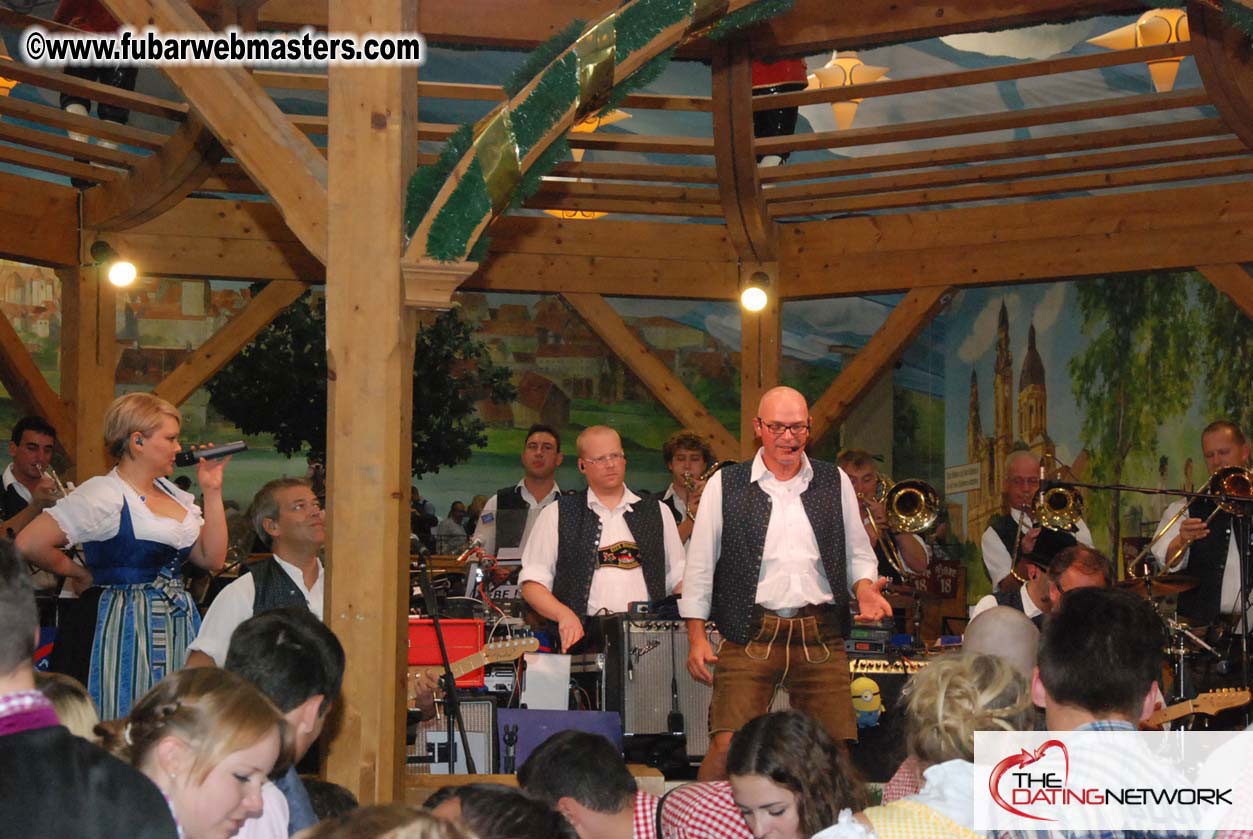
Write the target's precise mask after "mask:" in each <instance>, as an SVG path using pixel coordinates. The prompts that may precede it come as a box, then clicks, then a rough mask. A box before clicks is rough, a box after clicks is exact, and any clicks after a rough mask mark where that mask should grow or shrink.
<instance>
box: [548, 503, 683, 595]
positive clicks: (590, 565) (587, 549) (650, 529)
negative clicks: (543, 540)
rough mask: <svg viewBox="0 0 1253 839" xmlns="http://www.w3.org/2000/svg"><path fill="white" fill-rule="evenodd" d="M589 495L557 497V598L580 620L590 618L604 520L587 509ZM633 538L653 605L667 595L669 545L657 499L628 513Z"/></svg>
mask: <svg viewBox="0 0 1253 839" xmlns="http://www.w3.org/2000/svg"><path fill="white" fill-rule="evenodd" d="M587 493H588V490H586V489H585V490H583V491H582V492H576V493H572V494H570V495H561V496H558V497H557V502H556V503H557V567H556V568H555V569H554V570H553V596H554V597H556V598H557V599H558V600H560V601H561V602H562V603H564V604H565V605H566V606H568V607H569V608H570V609H571V611H573V612H574V613H575V614H576V615H579V616H583V615H586V614H587V598H588V595H589V594H590V593H591V590H592V576H593V575H594V574H595V573H596V567H597V553H598V552H599V551H600V531H601V524H600V516H598V515H596V512H595V511H594V510H592V509H591V508H590V507H588V506H587ZM622 518H623V519H624V520H625V521H626V525H627V527H628V528H629V529H630V531H631V538H633V539H634V540H635V544H636V545H638V546H639V549H640V567H641V569H642V570H643V572H644V584H645V585H646V586H648V597H649V599H650V600H661V599H662V598H663V597H665V596H666V594H668V592H667V591H666V542H665V536H664V535H663V534H664V532H663V530H662V523H661V505H659V504H658V503H657V499H655V498H651V497H644V498H641V499H640V500H639V501H637V502H635V504H633V505H631V509H629V510H627V511H626V512H625V513H623V516H622Z"/></svg>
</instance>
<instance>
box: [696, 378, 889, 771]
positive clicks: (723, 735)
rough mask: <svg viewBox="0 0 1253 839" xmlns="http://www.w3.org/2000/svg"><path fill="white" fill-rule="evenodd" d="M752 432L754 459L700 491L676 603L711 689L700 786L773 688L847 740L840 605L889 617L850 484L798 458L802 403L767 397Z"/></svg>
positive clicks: (852, 734) (804, 421)
mask: <svg viewBox="0 0 1253 839" xmlns="http://www.w3.org/2000/svg"><path fill="white" fill-rule="evenodd" d="M754 428H755V430H756V433H757V436H758V437H759V438H760V439H761V448H760V449H759V450H758V452H757V455H756V456H755V457H754V458H753V459H752V460H751V461H748V462H745V463H739V464H736V465H734V466H728V467H725V468H723V469H722V470H721V471H719V472H718V473H717V474H715V475H714V476H713V477H712V478H710V480H709V483H708V484H706V485H705V489H704V493H703V494H702V498H701V505H700V512H699V513H697V515H696V525H695V527H694V528H693V530H692V538H691V540H690V541H689V542H688V548H687V570H686V572H685V574H684V579H683V597H682V599H681V600H680V601H679V614H680V615H682V616H683V617H684V618H685V619H686V620H687V630H688V638H689V653H688V662H687V666H688V671H689V672H690V673H691V674H692V676H693V678H695V679H697V680H698V681H702V682H705V683H706V684H710V683H712V684H713V699H712V702H711V705H710V710H709V731H710V738H709V752H708V753H707V754H706V756H705V761H704V763H703V764H702V765H701V770H700V776H699V778H700V780H702V781H707V780H716V779H719V778H722V777H725V775H726V755H727V751H728V749H729V748H730V745H731V736H732V734H733V733H734V732H735V731H736V730H737V729H739V728H740V727H741V726H743V725H744V724H745V723H747V722H748V721H749V720H751V719H752V718H753V717H756V716H758V715H759V714H763V713H765V712H766V711H767V710H769V706H770V700H771V698H772V697H773V695H774V692H775V690H776V689H777V688H778V687H780V686H782V687H784V688H786V689H787V691H788V696H789V699H790V701H791V704H792V707H793V708H797V709H799V710H802V711H805V712H807V713H809V714H811V715H813V716H814V717H815V718H817V719H818V720H820V721H821V722H822V723H823V725H824V726H825V727H826V728H827V729H828V730H829V731H830V732H831V734H832V736H834V737H837V738H840V739H844V740H856V739H857V726H856V723H855V722H854V719H853V708H852V696H851V693H850V690H849V672H848V659H847V657H846V656H845V654H844V638H845V637H846V636H847V634H848V626H849V620H850V618H849V611H850V609H849V607H850V601H852V602H853V603H855V605H856V610H857V612H858V619H859V620H866V621H872V620H883V619H884V618H887V617H890V616H891V614H892V608H891V606H889V605H888V602H887V601H886V600H885V599H884V597H883V594H882V590H883V586H884V585H886V583H887V580H886V579H883V578H881V577H879V575H878V561H877V560H876V558H875V554H874V550H873V549H872V548H871V546H870V540H869V539H868V538H867V537H866V529H865V527H864V526H863V525H862V520H861V509H860V507H859V506H858V503H857V495H856V493H855V492H854V491H853V485H852V483H851V482H850V481H849V479H848V476H847V475H845V474H844V473H843V472H842V471H841V470H840V469H839V468H838V467H836V466H835V465H834V464H830V463H824V462H822V461H817V460H811V459H810V458H809V457H807V456H806V455H805V445H806V443H807V442H808V439H809V429H810V421H809V406H808V405H807V404H806V402H805V397H804V396H802V395H801V394H800V393H799V392H798V391H796V390H793V389H792V388H788V387H776V388H773V389H771V390H769V391H767V392H766V394H765V395H764V396H762V398H761V402H760V404H759V405H758V408H757V417H756V419H755V420H754ZM850 594H851V595H852V598H850ZM710 618H712V620H713V621H714V623H715V624H716V625H717V628H718V631H719V632H720V633H721V634H722V636H723V642H722V645H721V647H720V648H719V649H718V651H717V654H715V651H714V650H713V648H712V646H711V645H710V643H709V638H708V636H707V635H706V631H705V621H706V620H707V619H710ZM714 662H717V668H716V670H715V672H714V673H713V674H711V673H710V668H709V665H710V664H711V663H714Z"/></svg>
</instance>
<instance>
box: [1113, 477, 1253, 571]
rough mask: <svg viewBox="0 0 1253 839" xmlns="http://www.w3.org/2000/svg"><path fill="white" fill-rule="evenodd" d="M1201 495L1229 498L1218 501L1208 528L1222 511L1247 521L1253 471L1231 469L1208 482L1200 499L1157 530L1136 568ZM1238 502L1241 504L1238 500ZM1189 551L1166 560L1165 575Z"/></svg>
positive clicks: (1177, 551)
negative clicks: (1244, 517) (1245, 517)
mask: <svg viewBox="0 0 1253 839" xmlns="http://www.w3.org/2000/svg"><path fill="white" fill-rule="evenodd" d="M1200 495H1222V496H1227V497H1225V498H1218V499H1216V500H1215V502H1214V510H1213V512H1211V513H1210V514H1209V515H1208V516H1206V517H1205V524H1206V525H1208V524H1209V523H1210V522H1211V521H1212V520H1213V518H1214V516H1216V515H1218V512H1219V511H1220V510H1221V511H1223V512H1225V513H1228V514H1230V515H1233V516H1238V517H1243V516H1246V515H1248V514H1249V512H1250V508H1249V506H1248V502H1250V501H1253V471H1250V470H1249V469H1247V468H1246V467H1244V466H1228V467H1227V468H1225V469H1219V470H1218V471H1217V472H1215V473H1214V474H1213V475H1210V478H1209V480H1208V481H1206V482H1205V488H1204V489H1202V490H1201V492H1200V494H1199V495H1195V496H1193V497H1192V498H1190V499H1188V501H1187V503H1185V504H1184V505H1183V506H1182V507H1180V508H1179V512H1177V513H1175V514H1174V515H1173V516H1171V517H1170V520H1169V521H1167V522H1166V523H1165V524H1163V525H1162V526H1161V527H1159V528H1158V529H1157V533H1155V534H1153V538H1152V539H1150V540H1149V543H1148V544H1147V545H1145V546H1144V547H1143V548H1142V549H1141V550H1140V553H1138V554H1136V558H1135V559H1134V560H1132V563H1133V565H1132V567H1134V564H1135V563H1138V562H1140V561H1141V560H1142V559H1144V557H1145V556H1147V555H1148V552H1149V549H1151V548H1152V547H1153V545H1155V544H1157V540H1158V539H1161V538H1162V537H1163V536H1164V535H1166V531H1168V530H1170V528H1171V527H1172V526H1173V525H1174V524H1175V522H1177V521H1179V520H1180V519H1181V518H1183V516H1184V514H1185V513H1188V512H1189V510H1190V509H1191V507H1192V502H1193V501H1194V500H1196V498H1198V497H1200ZM1235 499H1238V500H1235ZM1185 550H1187V546H1186V545H1180V546H1179V547H1178V548H1176V549H1175V552H1174V553H1172V554H1171V555H1170V556H1168V557H1166V562H1165V563H1164V564H1163V565H1162V572H1163V573H1169V571H1170V569H1171V567H1173V566H1174V564H1175V563H1176V562H1178V561H1179V558H1180V557H1181V556H1183V552H1184V551H1185Z"/></svg>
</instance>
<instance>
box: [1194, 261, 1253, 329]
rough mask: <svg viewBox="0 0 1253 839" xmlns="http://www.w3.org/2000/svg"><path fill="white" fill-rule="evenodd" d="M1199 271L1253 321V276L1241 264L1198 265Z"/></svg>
mask: <svg viewBox="0 0 1253 839" xmlns="http://www.w3.org/2000/svg"><path fill="white" fill-rule="evenodd" d="M1197 270H1198V271H1200V272H1201V274H1202V275H1203V276H1204V277H1205V279H1207V280H1209V281H1210V284H1211V285H1212V286H1214V288H1216V289H1218V290H1219V291H1221V292H1222V293H1223V294H1225V295H1227V296H1228V297H1230V298H1231V302H1232V303H1235V304H1236V305H1237V306H1239V307H1240V311H1242V312H1244V316H1245V317H1247V318H1249V319H1251V320H1253V276H1249V272H1248V271H1246V270H1244V267H1243V266H1242V265H1240V264H1239V263H1235V262H1227V263H1223V264H1220V265H1198V266H1197Z"/></svg>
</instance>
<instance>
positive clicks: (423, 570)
mask: <svg viewBox="0 0 1253 839" xmlns="http://www.w3.org/2000/svg"><path fill="white" fill-rule="evenodd" d="M430 557H431V551H430V549H429V548H425V547H424V548H421V549H419V551H418V585H420V586H421V587H422V600H423V602H424V603H425V605H426V613H427V614H428V615H429V616H430V618H431V625H432V626H434V627H435V640H437V641H438V642H439V657H440V659H441V661H442V662H443V664H444V675H443V677H442V681H443V683H444V713H445V718H446V719H447V721H448V728H447V731H448V774H449V775H452V774H455V769H456V762H457V756H456V750H455V748H454V745H453V731H454V723H455V728H456V729H457V730H458V731H459V732H460V734H461V750H462V751H463V752H465V756H466V772H467V773H468V774H470V775H476V774H478V773H477V772H476V771H475V767H474V755H473V754H471V753H470V740H469V738H468V737H467V736H466V724H465V721H464V720H462V719H461V701H460V700H459V699H458V698H457V680H456V679H455V678H453V675H452V662H451V661H450V660H449V659H448V647H447V646H446V645H445V644H444V630H443V627H441V626H440V623H439V611H438V610H437V609H436V608H435V592H434V590H433V589H432V588H431V572H430V569H429V568H428V567H427V563H428V562H429V561H430Z"/></svg>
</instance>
